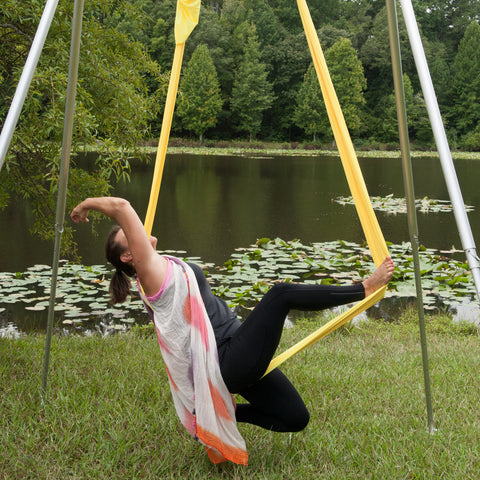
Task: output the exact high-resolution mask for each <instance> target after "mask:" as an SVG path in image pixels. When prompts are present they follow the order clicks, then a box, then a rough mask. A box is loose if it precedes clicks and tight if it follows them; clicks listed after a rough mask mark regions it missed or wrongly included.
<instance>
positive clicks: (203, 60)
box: [178, 44, 223, 141]
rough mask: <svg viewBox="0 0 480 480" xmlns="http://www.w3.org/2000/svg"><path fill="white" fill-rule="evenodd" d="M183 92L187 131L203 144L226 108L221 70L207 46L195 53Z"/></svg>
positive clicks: (182, 112) (180, 111)
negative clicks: (205, 136) (220, 83)
mask: <svg viewBox="0 0 480 480" xmlns="http://www.w3.org/2000/svg"><path fill="white" fill-rule="evenodd" d="M180 88H181V91H182V93H183V98H182V99H181V102H180V105H179V107H178V115H179V116H180V117H181V119H182V125H183V127H184V128H185V129H186V130H191V131H193V132H194V133H195V134H196V135H198V136H199V137H200V141H203V134H204V133H205V132H206V131H207V130H208V129H209V128H210V127H213V126H214V125H215V124H216V123H217V115H218V113H219V112H220V110H221V108H222V103H223V102H222V98H221V96H220V86H219V84H218V78H217V71H216V70H215V65H214V64H213V61H212V57H211V56H210V53H209V51H208V47H207V46H206V45H203V44H202V45H199V46H198V47H197V48H196V50H195V52H193V55H192V57H191V58H190V61H189V62H188V66H187V68H186V69H185V70H184V74H183V78H182V81H181V83H180Z"/></svg>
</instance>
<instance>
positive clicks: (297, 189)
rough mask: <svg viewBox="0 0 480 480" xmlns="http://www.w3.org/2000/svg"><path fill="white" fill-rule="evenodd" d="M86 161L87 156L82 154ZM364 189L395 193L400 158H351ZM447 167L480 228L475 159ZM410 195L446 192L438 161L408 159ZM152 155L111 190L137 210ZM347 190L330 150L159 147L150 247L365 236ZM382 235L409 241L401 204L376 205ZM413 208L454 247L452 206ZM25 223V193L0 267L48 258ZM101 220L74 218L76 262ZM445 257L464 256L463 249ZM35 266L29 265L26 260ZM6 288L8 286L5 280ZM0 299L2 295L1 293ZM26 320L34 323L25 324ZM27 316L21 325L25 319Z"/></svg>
mask: <svg viewBox="0 0 480 480" xmlns="http://www.w3.org/2000/svg"><path fill="white" fill-rule="evenodd" d="M84 161H85V162H87V163H88V162H93V156H88V157H87V158H85V160H84ZM359 162H360V166H361V169H362V172H363V175H364V178H365V183H366V185H367V189H368V191H369V194H370V196H380V197H387V196H392V197H394V198H398V197H403V196H404V186H403V175H402V166H401V160H400V159H399V158H398V159H392V158H388V159H387V158H359ZM455 168H456V171H457V176H458V180H459V184H460V186H461V188H462V194H463V197H464V201H465V204H466V205H469V206H472V211H471V212H469V221H470V225H471V228H472V231H473V235H474V237H475V238H477V236H478V234H480V209H479V208H477V207H478V205H480V191H479V189H478V185H477V182H476V178H478V176H479V174H480V162H475V161H473V160H457V161H456V162H455ZM413 172H414V179H415V194H416V197H417V198H418V199H420V198H424V197H428V198H430V199H438V200H448V193H447V189H446V184H445V181H444V178H443V172H442V169H441V166H440V161H439V160H438V159H436V158H415V159H414V160H413ZM152 174H153V162H152V164H149V165H146V164H142V163H139V162H135V163H134V166H133V170H132V174H131V182H130V183H121V184H120V185H118V186H117V187H116V189H115V191H114V192H113V194H114V195H118V196H122V197H125V198H127V199H128V200H130V202H131V203H132V204H133V205H134V207H135V208H136V209H137V211H138V212H139V213H140V216H141V218H144V215H145V212H146V208H147V205H148V199H149V193H150V185H151V180H152ZM349 195H350V192H349V189H348V185H347V182H346V179H345V175H344V172H343V168H342V165H341V162H340V160H339V158H337V157H333V156H253V155H250V156H220V155H217V156H213V155H212V156H210V155H208V156H207V155H189V154H170V155H168V156H167V159H166V165H165V171H164V175H163V182H162V187H161V190H160V197H159V202H158V209H157V213H156V217H155V223H154V227H153V234H154V235H156V236H157V237H158V239H159V241H158V248H161V249H162V250H173V251H176V252H178V251H182V252H183V253H182V255H184V256H186V257H189V258H192V257H193V258H198V259H199V260H200V261H201V262H202V263H207V264H212V265H217V266H219V265H223V264H224V263H225V262H226V261H227V260H229V259H230V258H231V256H232V254H235V251H236V249H237V248H239V247H244V248H246V247H248V246H249V245H252V244H254V243H255V242H256V241H257V239H259V238H263V237H268V238H272V239H273V238H276V237H279V238H281V239H284V240H287V241H289V240H293V239H299V241H300V242H301V243H302V244H304V245H307V244H310V243H314V242H332V241H337V240H342V241H346V242H353V243H355V244H359V245H360V244H362V242H363V241H364V236H363V232H362V227H361V225H360V222H359V221H358V218H357V214H356V211H355V208H354V207H353V206H352V205H348V204H347V205H343V204H341V203H339V201H337V200H338V199H339V198H341V197H347V196H349ZM376 214H377V218H378V220H379V223H380V226H381V228H382V231H383V233H384V236H385V239H386V240H387V241H388V242H391V243H392V244H396V245H401V244H403V243H404V242H408V241H409V234H408V228H407V218H406V214H404V213H392V212H385V211H376ZM417 214H418V224H419V239H420V243H421V244H422V245H425V246H426V247H428V248H431V249H436V250H439V251H443V252H446V251H452V249H453V250H454V249H461V242H460V238H459V235H458V231H457V228H456V223H455V219H454V215H453V213H452V212H451V211H447V212H445V211H440V212H435V211H434V212H429V213H422V212H421V211H418V212H417ZM32 223H33V219H32V213H31V210H30V208H29V205H28V202H25V201H23V200H21V199H18V200H17V201H15V202H12V204H11V206H10V207H9V208H8V209H7V210H5V211H3V212H1V214H0V225H1V231H2V232H3V233H2V235H1V237H0V251H1V252H2V255H1V256H0V272H24V271H26V270H27V269H29V268H32V267H34V266H38V265H51V258H52V252H53V242H42V241H39V240H37V239H35V238H33V237H32V236H30V235H29V233H28V232H29V229H30V228H31V226H32ZM109 228H110V222H109V221H108V220H104V221H101V222H100V223H99V224H98V225H97V231H98V235H93V234H92V233H91V230H90V227H89V226H87V225H79V226H75V238H76V240H78V242H79V246H80V247H79V251H80V255H81V256H82V259H83V263H84V264H85V265H105V261H104V256H103V251H104V250H103V244H104V238H105V234H106V232H107V231H108V230H109ZM453 258H458V259H461V260H462V261H463V260H464V255H463V254H457V255H456V256H455V255H453ZM34 268H37V267H34ZM13 291H14V290H13ZM0 303H1V302H0ZM1 308H3V310H2V312H1V313H0V321H3V325H5V324H7V323H8V324H9V325H12V324H13V325H14V327H15V326H18V325H20V324H21V327H19V328H20V330H28V329H31V328H34V329H39V330H42V329H43V328H44V327H43V325H44V323H45V318H46V313H45V312H35V311H33V310H25V309H24V308H25V305H18V304H17V305H15V303H14V302H11V303H7V304H6V305H3V304H1V305H0V309H1ZM32 325H33V327H32ZM29 326H30V327H29Z"/></svg>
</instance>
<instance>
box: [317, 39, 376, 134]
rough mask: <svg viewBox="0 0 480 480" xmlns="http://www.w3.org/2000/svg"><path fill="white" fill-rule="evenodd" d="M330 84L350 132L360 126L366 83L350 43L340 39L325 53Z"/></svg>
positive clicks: (360, 63) (359, 62) (361, 67)
mask: <svg viewBox="0 0 480 480" xmlns="http://www.w3.org/2000/svg"><path fill="white" fill-rule="evenodd" d="M325 61H326V62H327V65H328V69H329V71H330V76H331V77H332V82H333V85H334V87H335V91H336V92H337V97H338V101H339V102H340V106H341V108H342V112H343V116H344V117H345V122H346V123H347V126H348V128H349V129H350V130H352V131H356V130H358V129H359V128H360V126H361V109H362V107H363V105H364V104H365V97H364V94H363V92H364V90H365V89H366V88H367V81H366V79H365V75H364V73H363V66H362V62H361V61H360V60H359V58H358V56H357V52H356V51H355V49H354V48H353V46H352V42H351V41H350V40H348V39H346V38H342V39H341V40H338V41H337V42H335V43H334V44H333V46H332V47H331V48H329V49H328V50H327V51H326V52H325Z"/></svg>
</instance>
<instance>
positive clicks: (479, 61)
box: [452, 22, 480, 135]
mask: <svg viewBox="0 0 480 480" xmlns="http://www.w3.org/2000/svg"><path fill="white" fill-rule="evenodd" d="M479 45H480V25H479V24H478V23H477V22H472V23H471V24H470V25H469V26H468V28H467V30H466V31H465V36H464V37H463V39H462V41H461V42H460V46H459V48H458V54H457V56H456V58H455V63H454V72H455V73H454V77H453V89H454V102H455V104H454V107H453V108H452V115H453V117H454V119H455V124H456V127H457V130H458V132H459V133H460V134H461V135H462V134H466V133H468V132H469V131H471V130H474V128H475V127H476V126H477V125H478V124H479V123H480V50H479V48H478V46H479Z"/></svg>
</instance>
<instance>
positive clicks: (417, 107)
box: [379, 73, 433, 144]
mask: <svg viewBox="0 0 480 480" xmlns="http://www.w3.org/2000/svg"><path fill="white" fill-rule="evenodd" d="M403 86H404V93H405V107H406V109H407V123H408V134H409V137H410V139H411V140H412V141H417V142H420V143H423V144H426V143H430V142H431V141H432V138H433V137H432V129H431V126H430V121H429V118H428V113H427V107H426V105H425V100H424V99H423V96H422V95H421V94H420V93H414V90H413V87H412V82H411V81H410V78H409V77H408V75H407V74H406V73H404V74H403ZM379 129H380V130H381V132H382V133H381V134H380V135H381V136H382V140H385V141H387V142H391V141H397V142H398V120H397V104H396V101H395V92H392V93H391V94H390V96H389V97H388V101H387V102H386V105H385V116H384V117H383V118H382V119H381V121H380V122H379Z"/></svg>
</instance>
